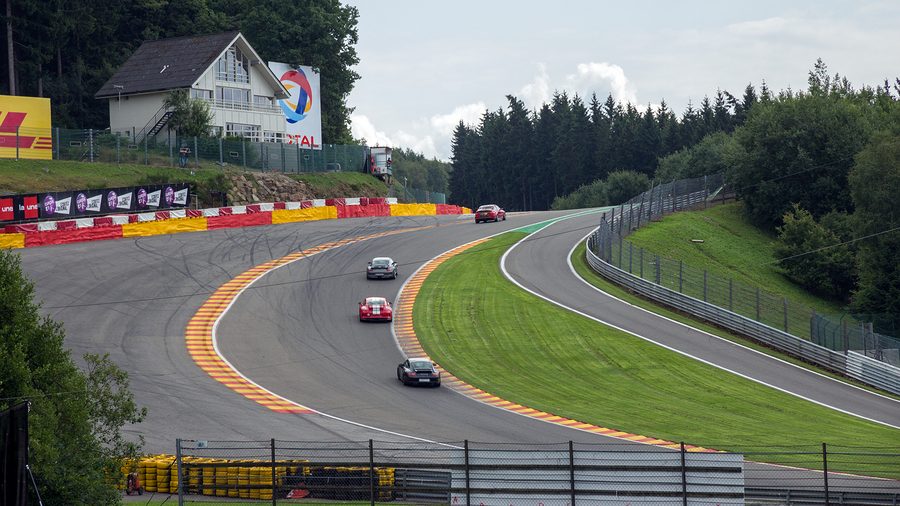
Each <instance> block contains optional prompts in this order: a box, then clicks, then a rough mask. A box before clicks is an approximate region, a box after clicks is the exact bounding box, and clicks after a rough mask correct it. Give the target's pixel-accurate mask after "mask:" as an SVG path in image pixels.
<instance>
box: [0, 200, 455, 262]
mask: <svg viewBox="0 0 900 506" xmlns="http://www.w3.org/2000/svg"><path fill="white" fill-rule="evenodd" d="M471 212H472V210H471V209H468V208H466V207H460V206H452V205H446V204H397V199H394V198H363V197H354V198H346V199H315V200H304V201H301V202H286V203H285V202H275V203H264V204H253V205H248V206H234V207H220V208H212V209H202V210H195V209H180V210H172V211H156V212H150V213H140V214H129V215H112V216H104V217H96V218H78V219H72V220H61V221H44V222H36V223H22V224H18V225H7V226H6V227H5V228H3V229H0V248H2V249H7V248H28V247H34V246H47V245H51V244H67V243H74V242H84V241H100V240H107V239H121V238H125V237H141V236H151V235H160V234H177V233H181V232H196V231H201V230H216V229H222V228H235V227H252V226H258V225H275V224H282V223H292V222H299V221H313V220H328V219H337V218H364V217H388V216H435V215H448V214H470V213H471Z"/></svg>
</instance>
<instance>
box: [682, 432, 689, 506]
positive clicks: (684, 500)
mask: <svg viewBox="0 0 900 506" xmlns="http://www.w3.org/2000/svg"><path fill="white" fill-rule="evenodd" d="M684 453H685V452H684V441H682V442H681V501H682V504H683V506H687V502H688V500H687V466H686V465H685V455H684Z"/></svg>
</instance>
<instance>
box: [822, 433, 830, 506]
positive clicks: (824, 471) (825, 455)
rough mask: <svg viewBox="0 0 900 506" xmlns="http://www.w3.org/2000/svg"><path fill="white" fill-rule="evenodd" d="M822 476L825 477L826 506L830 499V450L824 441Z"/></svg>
mask: <svg viewBox="0 0 900 506" xmlns="http://www.w3.org/2000/svg"><path fill="white" fill-rule="evenodd" d="M822 476H823V477H824V478H825V506H829V501H828V451H827V450H826V448H825V443H822Z"/></svg>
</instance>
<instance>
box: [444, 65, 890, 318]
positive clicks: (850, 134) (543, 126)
mask: <svg viewBox="0 0 900 506" xmlns="http://www.w3.org/2000/svg"><path fill="white" fill-rule="evenodd" d="M507 99H508V101H509V105H508V109H507V110H505V111H504V110H497V111H493V112H491V111H488V112H485V114H484V115H483V116H482V119H481V123H480V124H479V125H478V126H476V127H470V126H467V125H464V124H462V123H460V124H459V125H458V126H457V128H456V130H455V132H454V137H453V144H452V148H453V156H452V167H453V172H452V173H451V177H450V183H449V186H450V191H451V197H452V200H453V201H454V202H455V203H463V204H464V205H472V206H474V205H477V204H479V203H486V202H494V203H498V204H500V205H502V206H504V207H506V208H507V209H510V210H532V209H534V210H542V209H549V208H554V209H569V208H581V207H599V206H606V205H617V204H620V203H622V202H624V201H626V200H628V199H630V198H631V197H633V196H635V195H637V194H639V193H640V192H641V191H644V190H646V189H649V187H650V185H651V184H652V182H653V181H654V180H656V181H658V182H670V181H672V180H675V179H687V178H694V177H700V176H703V175H707V174H715V173H725V179H726V183H727V184H728V185H730V186H731V187H732V188H733V189H734V190H735V192H736V194H737V197H738V199H739V200H740V201H741V202H742V205H743V209H744V214H745V216H746V218H747V219H748V220H749V221H750V222H752V223H753V224H755V225H757V226H758V227H760V228H761V229H763V230H766V231H769V232H771V233H772V234H773V235H776V236H778V238H779V239H778V244H777V252H778V256H779V259H780V260H779V263H780V265H781V267H782V268H783V269H784V272H785V274H786V275H787V276H789V277H790V278H792V279H793V280H794V281H796V282H797V283H799V284H800V285H802V286H804V287H805V288H807V289H808V290H810V291H812V292H814V293H818V294H820V295H822V296H825V297H828V298H832V299H835V300H839V301H843V302H845V303H847V304H848V310H849V311H852V312H855V313H864V314H880V315H885V314H892V315H895V316H893V317H890V318H888V317H884V318H888V319H889V320H890V319H891V318H893V323H892V324H890V329H891V330H887V331H885V332H886V333H892V334H895V335H896V334H897V333H898V332H900V328H898V327H900V317H897V316H896V315H898V314H900V205H898V204H897V201H898V199H900V79H896V80H895V82H894V83H891V82H890V81H887V80H886V81H885V82H884V84H883V85H879V86H875V87H871V86H863V87H861V88H859V89H854V87H853V86H852V85H851V83H850V82H849V81H848V80H847V78H845V77H841V76H840V75H838V74H836V75H834V76H833V77H832V76H830V75H829V74H828V71H827V67H826V65H825V64H824V63H823V62H822V60H821V59H820V60H818V61H817V62H816V64H815V66H814V68H813V70H811V71H810V72H809V78H808V88H807V89H806V90H801V91H793V90H790V89H788V90H784V91H781V92H778V93H773V92H772V91H770V90H769V89H767V88H766V87H765V85H764V86H763V87H762V90H761V92H760V93H756V92H755V90H754V88H753V86H750V85H748V86H747V88H746V89H745V92H744V94H743V96H742V98H741V99H735V98H734V97H733V96H732V95H730V94H728V93H727V92H722V91H720V92H718V93H717V94H716V98H715V99H714V100H713V101H712V102H711V103H710V101H708V100H704V101H703V103H702V105H701V107H700V108H699V109H694V108H692V107H690V106H689V107H688V110H687V111H685V113H684V114H683V115H682V117H681V118H680V119H676V118H675V116H674V115H673V114H672V113H671V112H670V111H668V109H667V108H666V106H665V104H664V103H663V105H661V106H660V107H659V108H657V109H656V110H653V109H651V108H649V107H648V108H647V109H646V110H645V111H644V112H643V113H640V112H638V110H637V109H636V108H635V107H633V106H631V105H628V104H626V105H624V106H623V105H621V104H615V103H614V102H613V101H612V98H611V97H610V98H608V99H607V100H606V102H605V103H603V104H602V105H600V104H598V102H597V100H596V97H592V100H591V103H590V104H589V105H588V106H585V105H584V104H583V103H582V101H581V100H580V98H579V97H577V96H576V97H574V98H572V99H570V98H569V97H568V96H566V94H564V93H557V94H555V95H554V97H553V100H552V102H551V103H550V104H545V105H543V106H542V107H541V108H540V109H538V110H537V111H532V112H529V111H527V110H525V108H524V106H523V105H522V103H521V102H520V101H519V100H517V99H515V98H514V97H512V96H508V97H507ZM878 318H883V316H879V317H878ZM882 328H883V329H884V327H882Z"/></svg>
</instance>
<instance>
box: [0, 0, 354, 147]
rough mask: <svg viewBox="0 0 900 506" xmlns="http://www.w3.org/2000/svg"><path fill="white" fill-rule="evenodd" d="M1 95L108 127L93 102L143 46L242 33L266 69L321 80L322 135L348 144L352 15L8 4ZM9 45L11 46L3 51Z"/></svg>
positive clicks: (323, 7) (301, 6)
mask: <svg viewBox="0 0 900 506" xmlns="http://www.w3.org/2000/svg"><path fill="white" fill-rule="evenodd" d="M6 6H7V12H9V13H10V14H11V16H8V17H7V33H6V35H7V36H6V37H3V39H2V41H0V46H2V48H3V53H2V54H4V55H8V57H7V64H6V65H0V94H5V95H16V96H31V97H47V98H50V104H51V105H50V107H51V114H52V117H53V123H54V126H59V127H63V128H95V129H103V128H106V127H108V126H109V110H108V104H107V101H106V100H96V99H94V94H95V93H96V92H97V90H99V89H100V87H101V86H103V84H104V83H105V82H106V81H107V80H109V78H110V77H112V75H113V74H114V73H115V72H116V70H118V68H119V67H120V66H121V65H122V64H123V63H125V61H126V60H127V59H128V58H129V57H130V56H131V55H132V54H133V53H134V51H135V50H137V48H138V47H140V45H141V43H143V42H144V41H146V40H157V39H164V38H171V37H181V36H189V35H204V34H209V33H220V32H225V31H230V30H240V31H241V32H242V33H243V34H244V36H245V37H247V40H248V41H249V42H250V44H251V45H252V46H253V48H254V49H255V50H256V51H257V52H258V53H259V55H260V56H261V57H262V58H263V59H264V60H265V61H278V62H283V63H287V64H289V65H292V66H296V65H308V66H312V67H313V68H315V69H317V70H318V71H319V72H320V78H321V107H322V137H323V140H324V142H327V143H329V144H352V143H353V139H352V136H351V135H350V113H351V112H352V109H351V108H349V107H348V106H347V97H348V95H349V93H350V91H351V90H352V89H353V85H354V83H355V82H356V81H357V80H358V79H359V75H358V74H357V73H356V72H355V71H353V70H352V69H351V67H352V66H353V65H355V64H356V63H359V58H358V57H357V54H356V49H355V47H354V45H355V44H356V42H357V40H358V35H357V28H356V25H357V19H358V17H359V11H358V10H357V8H356V7H352V6H345V5H342V4H341V3H340V2H339V1H338V0H292V1H288V2H283V1H275V0H252V1H251V0H190V1H186V2H156V1H150V0H138V1H133V2H122V1H106V0H101V1H95V2H82V1H78V0H53V1H44V2H34V1H30V0H7V1H6ZM9 41H12V47H11V48H10V45H9Z"/></svg>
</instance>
